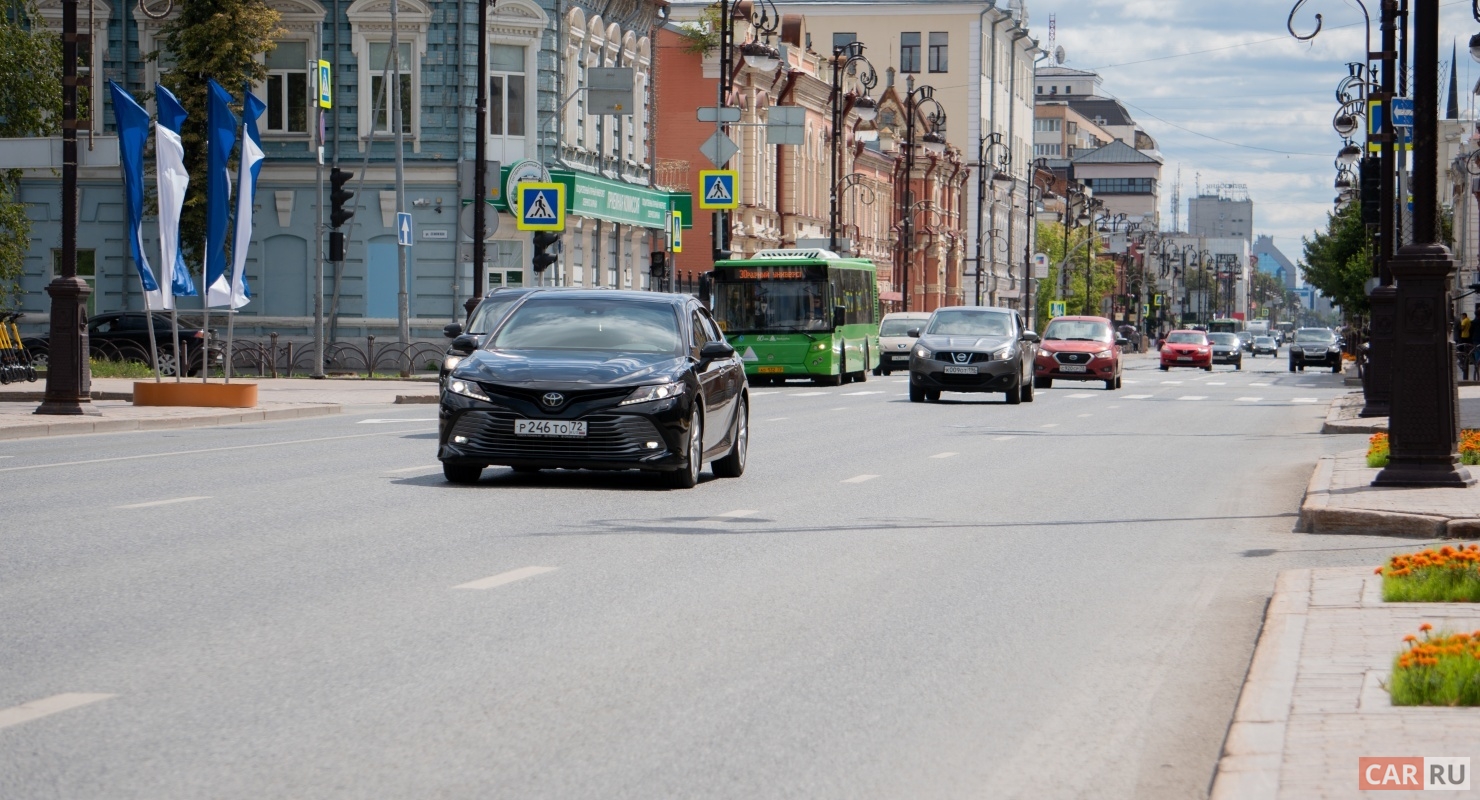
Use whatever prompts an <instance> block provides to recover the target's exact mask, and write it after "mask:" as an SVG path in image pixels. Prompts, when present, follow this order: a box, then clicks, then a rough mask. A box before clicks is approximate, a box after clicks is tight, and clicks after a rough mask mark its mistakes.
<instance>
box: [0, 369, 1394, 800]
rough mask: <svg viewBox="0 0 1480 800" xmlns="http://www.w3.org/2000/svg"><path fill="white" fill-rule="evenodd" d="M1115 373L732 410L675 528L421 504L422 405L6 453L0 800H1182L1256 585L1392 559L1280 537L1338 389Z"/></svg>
mask: <svg viewBox="0 0 1480 800" xmlns="http://www.w3.org/2000/svg"><path fill="white" fill-rule="evenodd" d="M1132 361H1133V364H1134V368H1133V369H1132V370H1131V371H1130V372H1129V373H1128V374H1127V380H1126V385H1125V388H1124V389H1122V390H1120V391H1116V392H1110V391H1104V390H1103V389H1100V388H1098V386H1097V385H1093V384H1088V385H1084V386H1077V385H1067V386H1066V385H1062V384H1060V385H1059V386H1058V387H1056V388H1054V389H1052V390H1049V391H1040V392H1039V393H1038V399H1037V401H1036V402H1034V403H1032V404H1024V405H1020V406H1015V407H1013V406H1007V405H1005V404H1004V403H1003V402H1002V400H1001V398H1000V396H996V395H994V396H990V397H984V398H983V397H974V396H969V395H949V394H948V395H946V396H945V397H946V402H942V403H939V404H911V403H909V402H908V399H907V397H906V383H905V381H904V379H903V377H902V376H898V375H896V376H894V377H892V378H871V379H870V380H869V381H868V382H867V383H865V384H861V385H859V384H854V385H849V386H842V387H836V388H827V389H821V388H813V387H810V386H801V385H792V386H787V387H784V388H769V389H758V390H756V391H754V393H753V411H752V421H753V422H752V447H751V456H750V465H749V469H748V472H747V473H746V475H745V476H744V477H743V478H740V479H738V480H718V479H713V478H710V477H709V476H708V474H707V473H706V476H705V477H706V480H705V481H704V483H702V484H701V485H700V486H699V487H698V488H696V489H694V490H690V491H668V490H663V489H660V488H657V487H656V485H655V483H654V482H653V481H651V480H649V479H646V478H644V477H642V476H639V475H629V474H609V475H608V474H592V473H564V472H556V473H549V472H546V473H541V474H539V475H535V476H525V475H519V476H516V475H514V474H513V473H511V472H508V471H505V470H502V469H489V470H488V471H486V472H485V473H484V480H483V483H482V485H480V486H476V487H454V486H450V485H448V484H445V483H444V482H443V481H442V478H441V474H440V471H439V469H438V467H437V464H436V462H435V457H434V438H435V434H434V433H433V431H434V430H435V422H434V417H435V412H434V410H433V409H432V407H430V406H412V407H405V406H385V407H381V408H376V409H373V410H372V411H371V412H370V413H365V414H350V415H343V416H340V417H331V418H320V419H314V420H308V421H296V422H286V423H281V424H259V425H250V426H240V427H234V428H213V429H200V430H184V431H167V432H150V433H131V434H116V435H98V436H85V437H69V438H55V439H45V440H29V441H18V442H8V443H5V444H4V445H3V448H0V487H3V491H4V493H5V497H6V502H5V506H4V508H5V511H6V518H5V521H4V522H3V523H0V553H3V558H0V653H3V657H0V797H4V798H53V797H55V798H69V799H75V798H110V799H113V798H198V797H213V798H238V797H240V798H262V797H286V796H292V797H297V798H317V797H334V798H338V797H365V798H388V797H417V798H425V797H448V798H464V797H480V798H485V797H501V798H503V797H507V798H642V799H644V800H646V799H648V798H658V797H665V798H666V797H675V798H676V797H683V798H710V797H713V798H758V797H764V798H809V799H811V798H901V797H922V798H923V797H930V798H936V797H941V798H945V797H993V798H998V797H1012V798H1015V797H1024V798H1059V797H1064V798H1070V797H1093V798H1179V799H1180V798H1189V797H1199V796H1203V795H1204V794H1205V793H1206V791H1207V788H1208V784H1209V781H1210V779H1211V777H1212V774H1213V768H1214V764H1215V762H1216V759H1217V755H1218V752H1219V749H1220V747H1221V744H1222V740H1223V736H1224V732H1225V730H1226V728H1227V725H1228V720H1229V717H1230V716H1231V714H1232V710H1233V706H1234V703H1235V701H1236V700H1237V695H1238V691H1239V687H1240V685H1241V683H1242V679H1243V675H1244V672H1245V670H1246V668H1247V664H1248V660H1249V657H1250V655H1251V653H1252V649H1253V645H1254V641H1255V639H1256V637H1257V634H1258V627H1259V623H1260V620H1261V618H1262V614H1263V608H1264V603H1265V600H1266V598H1267V597H1268V596H1269V594H1270V592H1271V589H1272V587H1273V583H1274V578H1275V575H1276V573H1277V572H1278V571H1279V570H1281V569H1285V568H1292V567H1305V566H1333V565H1351V564H1375V563H1378V561H1379V560H1380V559H1381V558H1383V557H1384V555H1385V554H1386V553H1388V552H1391V551H1395V550H1399V549H1406V548H1410V547H1412V546H1413V544H1414V543H1413V542H1412V541H1398V540H1392V539H1374V538H1361V537H1349V536H1347V537H1322V536H1311V535H1305V534H1296V533H1292V532H1291V528H1292V526H1293V525H1294V523H1295V511H1296V508H1297V506H1298V502H1299V499H1300V495H1301V492H1302V490H1303V488H1304V485H1305V482H1306V480H1307V479H1308V477H1309V475H1310V471H1311V469H1312V467H1313V464H1314V462H1315V460H1316V458H1317V456H1319V455H1321V454H1323V453H1328V452H1336V451H1340V450H1348V449H1353V448H1356V447H1360V446H1362V439H1361V438H1360V437H1352V436H1320V435H1318V434H1317V433H1316V431H1317V430H1318V429H1319V427H1320V421H1321V419H1322V417H1323V416H1324V414H1325V411H1326V406H1327V401H1329V400H1330V399H1331V398H1332V397H1334V396H1335V395H1337V394H1339V393H1342V392H1344V391H1346V389H1345V388H1344V387H1343V386H1341V384H1340V377H1339V376H1334V375H1330V374H1329V373H1325V374H1323V373H1308V374H1303V375H1292V374H1289V373H1287V372H1285V371H1284V361H1283V360H1282V359H1280V360H1273V359H1262V358H1261V359H1251V360H1246V361H1245V365H1246V368H1245V369H1244V370H1243V371H1242V372H1232V371H1230V370H1229V369H1228V368H1225V367H1220V368H1218V370H1217V371H1216V372H1214V373H1203V372H1200V371H1196V372H1195V371H1180V372H1173V373H1170V374H1163V373H1161V372H1158V371H1156V370H1155V369H1154V366H1153V363H1154V362H1153V361H1152V360H1151V358H1150V357H1147V356H1140V357H1133V358H1132ZM71 693H79V696H69V695H71ZM59 695H60V696H62V697H60V698H59V697H58V696H59ZM90 695H100V696H90Z"/></svg>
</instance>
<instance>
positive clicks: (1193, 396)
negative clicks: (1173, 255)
mask: <svg viewBox="0 0 1480 800" xmlns="http://www.w3.org/2000/svg"><path fill="white" fill-rule="evenodd" d="M1177 399H1178V400H1206V399H1208V398H1207V396H1206V395H1201V394H1188V395H1183V396H1181V397H1179V398H1177Z"/></svg>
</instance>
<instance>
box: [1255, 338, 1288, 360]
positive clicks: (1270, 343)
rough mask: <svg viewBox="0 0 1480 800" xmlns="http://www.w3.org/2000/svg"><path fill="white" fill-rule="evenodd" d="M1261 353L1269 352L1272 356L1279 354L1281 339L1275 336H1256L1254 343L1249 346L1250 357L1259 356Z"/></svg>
mask: <svg viewBox="0 0 1480 800" xmlns="http://www.w3.org/2000/svg"><path fill="white" fill-rule="evenodd" d="M1260 353H1268V354H1270V355H1272V356H1277V355H1279V354H1280V343H1279V340H1278V339H1276V338H1274V337H1273V336H1255V337H1254V344H1253V345H1252V346H1251V347H1250V348H1249V357H1250V358H1258V357H1259V354H1260Z"/></svg>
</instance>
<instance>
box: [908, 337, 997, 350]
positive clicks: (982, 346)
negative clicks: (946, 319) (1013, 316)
mask: <svg viewBox="0 0 1480 800" xmlns="http://www.w3.org/2000/svg"><path fill="white" fill-rule="evenodd" d="M1012 343H1013V339H1012V337H1011V336H943V335H940V334H925V335H923V336H921V337H920V342H919V344H920V346H921V347H924V348H925V349H927V350H931V351H934V350H963V351H967V352H978V353H988V352H991V351H993V350H999V349H1001V348H1002V347H1003V346H1004V345H1010V344H1012Z"/></svg>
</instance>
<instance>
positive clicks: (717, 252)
mask: <svg viewBox="0 0 1480 800" xmlns="http://www.w3.org/2000/svg"><path fill="white" fill-rule="evenodd" d="M733 255H735V254H734V253H733V252H731V251H729V250H726V249H724V248H723V247H716V248H714V260H715V261H729V260H730V257H731V256H733Z"/></svg>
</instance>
